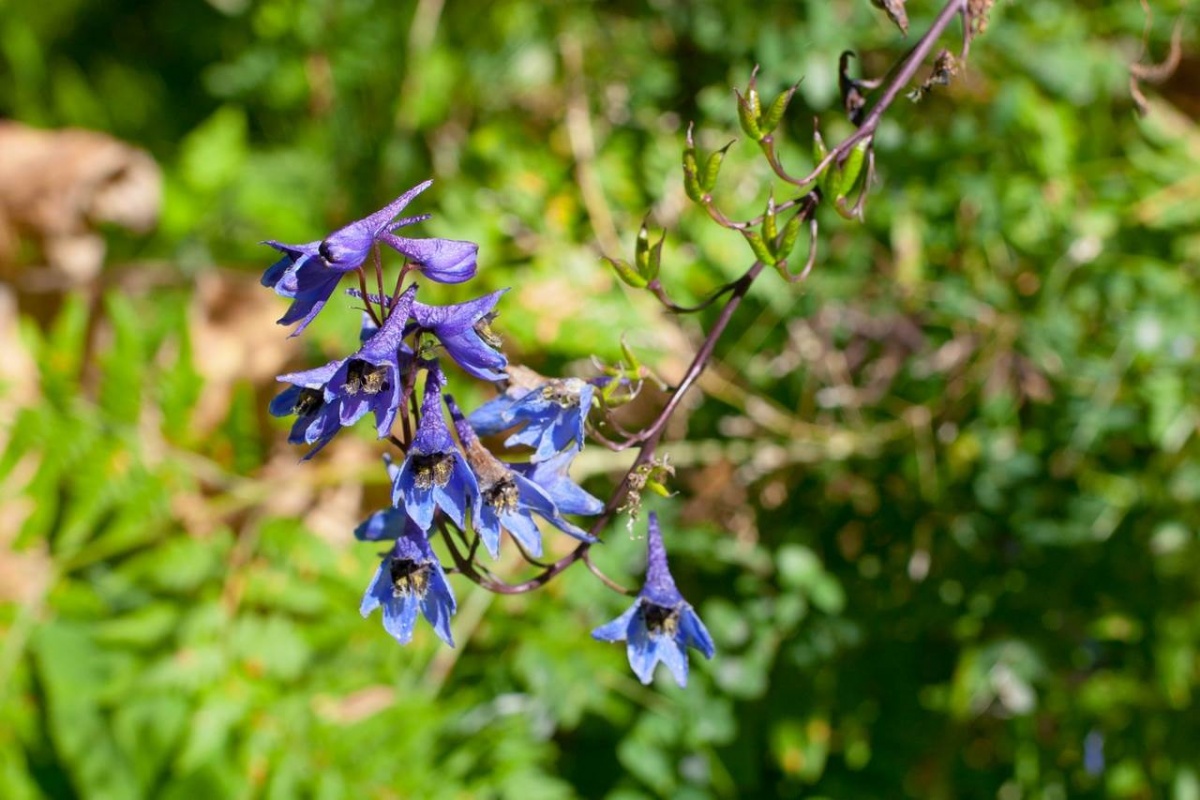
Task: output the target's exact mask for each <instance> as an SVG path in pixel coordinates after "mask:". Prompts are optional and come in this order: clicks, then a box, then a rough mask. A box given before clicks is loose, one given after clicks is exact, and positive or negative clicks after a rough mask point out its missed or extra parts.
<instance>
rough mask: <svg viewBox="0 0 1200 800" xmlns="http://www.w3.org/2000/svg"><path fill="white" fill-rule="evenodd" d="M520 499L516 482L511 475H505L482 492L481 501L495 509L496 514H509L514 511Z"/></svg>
mask: <svg viewBox="0 0 1200 800" xmlns="http://www.w3.org/2000/svg"><path fill="white" fill-rule="evenodd" d="M520 498H521V493H520V491H519V490H518V489H517V482H516V481H514V480H513V479H512V476H511V475H505V476H504V477H503V478H501V479H500V480H498V481H496V482H495V483H494V484H492V486H491V488H489V489H486V490H484V492H483V501H484V502H485V503H487V504H488V505H489V506H491V507H492V508H494V509H496V513H497V514H510V513H512V512H513V511H516V510H517V503H518V501H519V500H520Z"/></svg>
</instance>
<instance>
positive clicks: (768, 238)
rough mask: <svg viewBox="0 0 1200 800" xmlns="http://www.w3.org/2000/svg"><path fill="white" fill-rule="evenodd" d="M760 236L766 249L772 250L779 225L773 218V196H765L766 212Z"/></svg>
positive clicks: (772, 194)
mask: <svg viewBox="0 0 1200 800" xmlns="http://www.w3.org/2000/svg"><path fill="white" fill-rule="evenodd" d="M762 236H763V240H764V241H765V242H766V243H767V246H768V247H771V248H772V249H774V247H775V239H776V238H777V237H778V236H779V224H778V222H777V221H776V218H775V194H774V192H772V193H771V194H770V195H768V196H767V210H766V212H765V213H764V214H763V221H762Z"/></svg>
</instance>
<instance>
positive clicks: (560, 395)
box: [542, 381, 579, 408]
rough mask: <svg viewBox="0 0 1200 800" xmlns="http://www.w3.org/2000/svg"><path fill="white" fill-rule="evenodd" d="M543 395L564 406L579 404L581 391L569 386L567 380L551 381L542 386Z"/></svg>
mask: <svg viewBox="0 0 1200 800" xmlns="http://www.w3.org/2000/svg"><path fill="white" fill-rule="evenodd" d="M542 397H544V398H545V399H547V400H549V401H550V402H551V403H555V404H557V405H559V406H562V407H563V408H574V407H575V406H577V405H579V392H577V391H575V390H573V389H572V388H571V387H570V386H568V385H567V383H566V381H550V382H549V383H547V384H546V385H545V386H543V387H542Z"/></svg>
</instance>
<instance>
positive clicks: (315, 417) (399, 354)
mask: <svg viewBox="0 0 1200 800" xmlns="http://www.w3.org/2000/svg"><path fill="white" fill-rule="evenodd" d="M416 293H417V286H416V284H413V285H412V286H410V287H408V289H407V290H406V291H405V292H404V294H402V295H401V296H400V300H399V302H397V303H396V305H395V306H394V307H393V308H392V309H391V312H390V313H389V315H388V318H387V319H386V320H384V323H383V326H382V327H380V328H379V330H377V331H375V333H374V334H372V335H371V336H370V338H368V339H367V340H366V341H365V342H363V345H362V347H360V348H359V349H358V352H356V353H355V354H354V355H352V356H349V357H348V358H340V359H337V360H335V361H330V362H329V363H328V364H325V365H323V366H320V367H317V368H315V369H310V370H304V371H303V372H292V373H288V374H287V375H280V376H279V377H278V378H277V379H276V380H278V381H280V382H283V383H290V384H292V387H291V388H289V389H285V390H284V391H283V392H282V393H281V394H280V395H278V396H277V397H276V398H275V399H274V400H273V401H272V402H271V413H272V414H275V415H276V416H285V415H286V414H288V413H294V414H296V415H297V420H296V423H295V425H293V426H292V435H291V436H290V437H289V441H298V440H303V441H304V442H305V443H307V444H312V443H314V442H319V444H318V447H317V448H315V449H314V450H312V451H310V452H309V453H308V454H307V455H306V456H305V458H311V457H312V455H313V454H315V452H316V451H317V450H319V449H320V447H322V446H324V444H326V443H327V442H328V441H329V439H331V438H333V435H334V434H336V433H337V432H338V431H339V430H340V429H341V428H343V427H345V426H348V425H353V424H354V423H355V422H357V421H358V420H359V419H361V418H362V417H363V416H364V415H366V414H367V413H368V412H374V414H375V427H376V432H377V433H378V435H379V436H380V437H381V438H382V437H384V436H387V435H388V434H389V433H390V432H391V430H392V423H393V422H395V419H396V412H397V410H398V409H399V407H400V402H401V389H402V382H403V381H402V376H403V374H404V371H405V369H407V367H408V364H409V363H410V361H411V359H412V353H411V351H410V350H409V349H408V347H407V346H405V345H404V342H403V337H404V328H405V324H406V323H407V321H408V317H409V311H410V310H411V309H412V303H413V298H414V297H415V296H416Z"/></svg>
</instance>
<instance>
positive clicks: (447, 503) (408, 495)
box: [392, 368, 479, 531]
mask: <svg viewBox="0 0 1200 800" xmlns="http://www.w3.org/2000/svg"><path fill="white" fill-rule="evenodd" d="M444 381H445V378H443V377H442V374H441V371H440V370H438V369H436V368H431V369H430V370H429V373H428V375H427V377H426V380H425V398H424V400H423V401H422V403H421V422H420V424H419V425H418V427H417V432H416V435H414V436H413V441H412V446H410V447H409V448H408V455H407V457H406V458H405V459H404V464H403V466H401V468H400V472H399V473H398V474H397V475H396V478H395V482H394V483H393V485H392V503H393V504H394V505H396V506H401V505H402V506H403V507H404V510H405V511H406V512H407V513H408V516H410V517H411V518H412V520H413V522H415V523H416V524H417V526H418V527H420V528H421V530H426V531H427V530H429V526H430V525H432V524H433V514H434V511H435V510H436V509H438V508H440V509H442V511H444V512H446V515H447V516H448V517H450V519H452V520H453V521H454V524H455V525H457V526H458V527H459V528H464V527H466V511H467V507H468V506H469V505H471V504H473V503H475V502H477V499H478V495H479V487H478V486H477V485H476V483H475V476H474V474H472V472H471V468H470V467H468V466H467V462H466V459H464V458H463V455H462V453H460V452H459V450H458V447H457V445H455V443H454V439H453V438H452V437H451V436H450V429H449V428H448V427H447V426H446V418H445V416H444V414H443V412H442V384H443V382H444Z"/></svg>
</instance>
